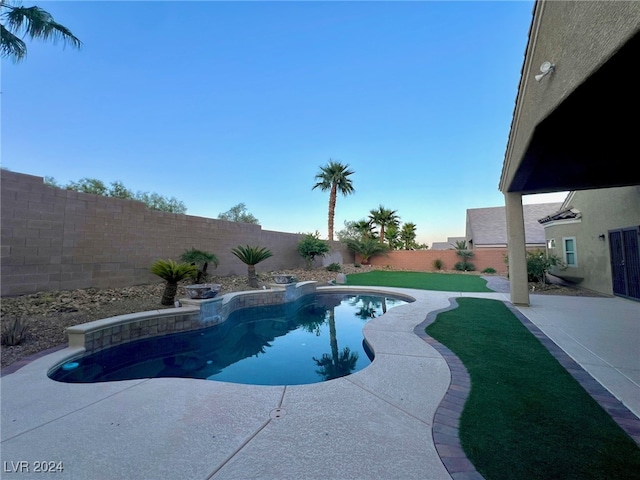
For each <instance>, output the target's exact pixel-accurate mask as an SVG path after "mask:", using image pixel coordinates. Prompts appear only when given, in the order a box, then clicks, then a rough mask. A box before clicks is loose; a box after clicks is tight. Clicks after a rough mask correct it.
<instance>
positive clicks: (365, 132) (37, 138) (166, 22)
mask: <svg viewBox="0 0 640 480" xmlns="http://www.w3.org/2000/svg"><path fill="white" fill-rule="evenodd" d="M34 3H35V4H39V5H40V6H41V7H43V8H45V9H46V10H47V11H49V12H50V13H51V14H53V16H54V18H55V19H56V21H58V22H60V23H62V24H64V25H65V26H67V27H68V28H69V29H70V30H71V31H72V32H73V33H74V34H75V35H76V36H77V37H79V38H80V39H81V40H82V42H83V48H82V49H81V50H80V51H77V50H74V49H72V48H69V47H67V48H63V47H62V45H61V44H58V45H52V44H49V43H41V42H30V43H29V44H28V55H27V59H26V60H25V61H24V62H22V63H20V64H13V63H11V62H10V61H6V60H3V61H2V165H3V166H4V167H6V168H8V169H10V170H12V171H16V172H22V173H28V174H32V175H39V176H52V177H54V178H55V179H56V180H57V181H58V182H60V183H63V184H64V183H67V182H69V181H72V180H73V181H77V180H79V179H81V178H84V177H91V178H98V179H100V180H102V181H104V182H105V183H110V182H113V181H116V180H119V181H122V182H123V183H124V184H125V185H126V186H127V187H128V188H130V189H132V190H134V191H148V192H157V193H160V194H162V195H164V196H167V197H172V196H173V197H176V198H177V199H179V200H182V201H183V202H184V203H185V204H186V205H187V208H188V211H187V214H189V215H197V216H203V217H212V218H216V217H217V216H218V214H219V213H221V212H224V211H227V210H228V209H229V208H231V207H232V206H234V205H236V204H238V203H240V202H243V203H245V204H246V206H247V209H248V211H249V212H250V213H252V214H253V215H255V216H256V217H257V218H258V219H259V220H260V223H261V225H262V227H263V228H264V229H266V230H277V231H285V232H312V231H315V230H318V231H320V233H321V235H322V236H323V237H325V238H326V235H327V207H328V193H326V192H321V191H319V190H313V191H312V190H311V187H312V186H313V184H314V176H315V174H316V173H317V172H318V170H319V167H320V166H321V165H324V164H326V163H327V162H328V160H329V159H330V158H331V159H334V160H337V161H340V162H343V163H347V164H349V165H350V167H351V168H352V169H353V170H354V171H355V174H354V175H352V177H351V178H352V179H353V185H354V187H355V194H353V195H351V196H348V197H339V198H338V202H337V208H336V221H335V228H336V230H340V229H341V228H343V222H344V221H345V220H359V219H362V218H365V217H366V216H367V215H368V213H369V211H370V210H371V209H375V208H377V207H378V206H379V205H384V206H385V207H387V208H391V209H393V210H397V213H398V215H399V216H400V218H401V220H402V221H403V222H414V223H415V224H417V226H418V240H419V241H421V242H425V243H428V244H429V245H430V244H431V243H432V242H434V241H444V240H446V238H447V236H461V235H463V234H464V228H465V214H466V209H467V208H479V207H490V206H500V205H503V204H504V200H503V196H502V194H501V193H500V192H499V190H498V187H497V185H498V181H499V177H500V172H501V169H502V162H503V159H504V153H505V148H506V144H507V138H508V133H509V128H510V123H511V117H512V113H513V108H514V102H515V97H516V93H517V86H518V82H519V78H520V70H521V68H522V61H523V57H524V51H525V47H526V42H527V34H528V29H529V24H530V22H531V13H532V8H533V2H532V1H512V2H507V1H499V2H482V1H473V2H458V1H454V2H438V1H430V2H204V1H202V2H198V1H196V2H121V1H118V2H102V1H93V2H83V1H74V2H49V1H47V2H39V3H38V2H34ZM32 4H33V3H31V2H24V5H26V6H30V5H32Z"/></svg>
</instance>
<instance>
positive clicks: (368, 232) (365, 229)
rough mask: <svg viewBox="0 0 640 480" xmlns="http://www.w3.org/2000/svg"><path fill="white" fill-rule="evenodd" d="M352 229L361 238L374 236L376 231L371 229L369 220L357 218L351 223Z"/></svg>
mask: <svg viewBox="0 0 640 480" xmlns="http://www.w3.org/2000/svg"><path fill="white" fill-rule="evenodd" d="M353 229H354V230H355V231H356V232H357V233H358V235H360V237H361V238H375V236H376V232H374V231H373V225H371V221H370V220H364V219H363V220H358V221H357V222H355V223H354V224H353Z"/></svg>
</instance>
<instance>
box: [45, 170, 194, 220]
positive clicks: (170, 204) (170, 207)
mask: <svg viewBox="0 0 640 480" xmlns="http://www.w3.org/2000/svg"><path fill="white" fill-rule="evenodd" d="M44 183H45V184H47V185H50V186H52V187H56V188H65V189H67V190H74V191H76V192H82V193H90V194H93V195H102V196H104V197H113V198H122V199H125V200H137V201H139V202H142V203H144V204H145V205H146V206H147V207H148V208H150V209H151V210H159V211H161V212H169V213H186V211H187V207H186V205H185V204H184V202H182V201H180V200H178V199H176V198H175V197H171V198H168V197H164V196H162V195H160V194H158V193H154V192H151V193H149V192H137V193H133V191H131V190H129V189H128V188H127V187H125V186H124V184H123V183H122V182H120V181H115V182H111V184H110V186H107V185H106V184H105V183H104V182H103V181H102V180H98V179H97V178H81V179H80V180H78V181H77V182H73V181H71V182H69V183H68V184H66V185H60V184H59V183H58V182H57V181H56V179H55V178H53V177H44Z"/></svg>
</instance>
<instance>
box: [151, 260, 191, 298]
mask: <svg viewBox="0 0 640 480" xmlns="http://www.w3.org/2000/svg"><path fill="white" fill-rule="evenodd" d="M151 273H153V274H154V275H157V276H159V277H160V278H162V279H163V280H166V282H167V284H166V285H165V287H164V292H163V293H162V300H160V303H161V304H162V305H173V302H174V300H175V298H176V292H177V291H178V282H179V281H180V280H184V279H185V278H188V277H193V276H194V275H196V274H197V273H198V267H196V266H195V265H190V264H188V263H177V262H174V261H173V260H156V262H155V263H154V264H153V265H151Z"/></svg>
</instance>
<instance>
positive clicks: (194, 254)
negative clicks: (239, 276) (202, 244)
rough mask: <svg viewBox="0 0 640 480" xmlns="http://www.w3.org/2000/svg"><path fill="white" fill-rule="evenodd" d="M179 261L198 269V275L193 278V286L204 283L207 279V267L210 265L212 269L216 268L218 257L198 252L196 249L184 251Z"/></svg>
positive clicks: (201, 251)
mask: <svg viewBox="0 0 640 480" xmlns="http://www.w3.org/2000/svg"><path fill="white" fill-rule="evenodd" d="M180 260H182V261H183V262H185V263H190V264H192V265H196V266H197V267H198V273H197V274H196V276H195V277H193V283H195V284H198V283H204V281H205V279H206V278H207V267H208V266H209V263H211V264H212V265H213V267H214V268H217V266H218V257H216V256H215V254H213V253H209V252H205V251H203V250H198V249H197V248H192V249H191V250H185V252H184V253H183V254H182V255H180Z"/></svg>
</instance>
